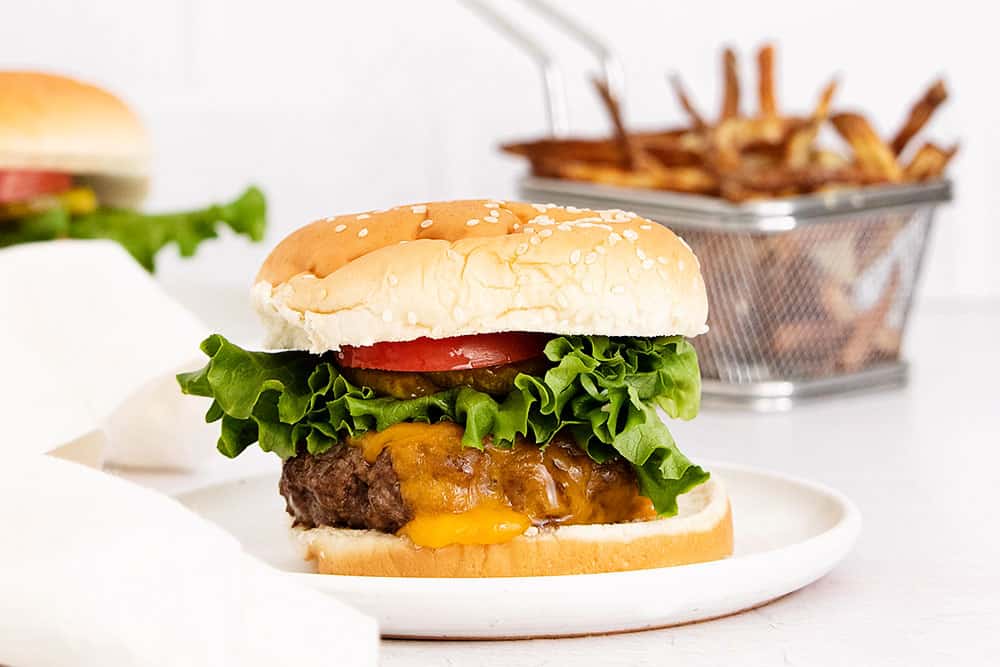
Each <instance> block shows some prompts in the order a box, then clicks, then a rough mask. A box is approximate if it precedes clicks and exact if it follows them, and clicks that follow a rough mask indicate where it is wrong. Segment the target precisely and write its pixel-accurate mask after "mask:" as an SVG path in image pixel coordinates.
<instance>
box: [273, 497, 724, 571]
mask: <svg viewBox="0 0 1000 667" xmlns="http://www.w3.org/2000/svg"><path fill="white" fill-rule="evenodd" d="M292 530H293V533H294V534H295V536H296V539H297V540H298V541H299V543H300V544H301V546H302V548H303V550H304V552H305V557H306V558H307V559H310V560H314V561H315V562H316V569H317V571H318V572H319V573H320V574H345V575H361V576H373V577H531V576H548V575H560V574H593V573H598V572H617V571H623V570H644V569H649V568H654V567H670V566H674V565H687V564H690V563H702V562H705V561H710V560H719V559H721V558H726V557H727V556H730V555H732V553H733V521H732V511H731V510H730V507H729V499H728V496H727V495H726V491H725V488H724V487H723V485H722V483H721V482H720V481H719V480H718V479H715V478H712V479H711V480H709V481H708V482H706V483H704V484H702V485H700V486H698V487H695V488H694V489H692V490H691V491H689V492H688V493H686V494H684V495H682V496H680V497H679V498H678V513H677V515H676V516H673V517H671V518H669V519H656V520H653V521H639V522H633V523H610V524H591V525H570V526H560V527H557V528H551V529H541V530H533V531H530V533H525V534H524V535H521V536H520V537H515V538H514V539H513V540H511V541H509V542H503V543H501V544H468V545H466V544H461V545H451V546H446V547H441V548H439V549H430V548H423V547H417V546H414V544H413V543H412V542H410V540H409V539H407V538H406V537H399V536H396V535H390V534H388V533H380V532H378V531H375V530H351V529H348V528H328V527H323V528H312V529H309V530H304V529H301V528H293V529H292Z"/></svg>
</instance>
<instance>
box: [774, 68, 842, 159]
mask: <svg viewBox="0 0 1000 667" xmlns="http://www.w3.org/2000/svg"><path fill="white" fill-rule="evenodd" d="M836 92H837V80H836V79H833V80H832V81H830V83H828V84H826V87H825V88H823V91H822V92H821V93H820V95H819V100H818V101H817V102H816V108H815V109H813V113H812V117H811V118H810V119H809V122H808V123H806V125H804V126H803V127H801V128H799V129H798V130H796V131H795V132H793V133H792V135H791V136H790V137H789V138H788V143H787V144H786V145H785V164H787V165H788V166H790V167H804V166H806V165H807V164H809V163H810V161H811V158H812V156H813V153H812V145H813V142H814V141H816V135H817V134H818V133H819V128H820V127H821V126H822V125H823V123H825V122H826V118H827V116H829V115H830V103H831V102H832V101H833V95H834V93H836Z"/></svg>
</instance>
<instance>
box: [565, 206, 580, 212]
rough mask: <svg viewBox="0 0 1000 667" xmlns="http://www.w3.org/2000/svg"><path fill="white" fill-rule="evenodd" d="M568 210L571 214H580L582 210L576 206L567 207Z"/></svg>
mask: <svg viewBox="0 0 1000 667" xmlns="http://www.w3.org/2000/svg"><path fill="white" fill-rule="evenodd" d="M566 210H567V211H568V212H570V213H580V212H581V210H582V209H579V208H577V207H576V206H567V207H566Z"/></svg>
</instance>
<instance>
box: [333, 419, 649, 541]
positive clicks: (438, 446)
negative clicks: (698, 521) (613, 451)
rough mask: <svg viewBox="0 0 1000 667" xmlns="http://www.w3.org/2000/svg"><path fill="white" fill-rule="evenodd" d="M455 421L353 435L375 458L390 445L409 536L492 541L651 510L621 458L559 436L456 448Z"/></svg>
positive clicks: (368, 457) (643, 515)
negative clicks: (600, 456)
mask: <svg viewBox="0 0 1000 667" xmlns="http://www.w3.org/2000/svg"><path fill="white" fill-rule="evenodd" d="M462 433H463V430H462V428H461V427H460V426H457V425H455V424H451V423H442V424H434V425H430V424H410V423H404V424H397V425H395V426H392V427H390V428H388V429H386V430H384V431H380V432H369V433H366V434H364V435H362V436H360V437H358V438H352V439H350V440H349V441H348V444H350V445H352V446H355V447H360V448H361V450H362V453H363V455H364V457H365V459H366V460H367V461H368V462H374V461H375V459H376V458H378V456H379V454H381V453H382V451H383V450H386V449H388V450H389V452H390V456H391V457H392V465H393V468H394V469H395V471H396V475H397V477H398V479H399V485H400V493H401V494H402V497H403V500H404V501H405V502H406V504H407V507H408V508H409V509H410V510H411V512H412V519H411V520H410V521H409V522H408V523H407V524H406V525H404V526H403V527H402V529H400V531H399V532H400V534H403V535H406V536H407V537H409V538H410V539H411V540H412V541H413V542H414V543H415V544H417V545H420V546H426V547H434V548H437V547H442V546H446V545H449V544H495V543H499V542H506V541H508V540H511V539H513V538H515V537H517V536H518V535H521V534H523V533H524V532H525V531H526V530H527V529H528V528H529V527H530V526H532V525H535V526H540V525H546V524H574V523H618V522H622V521H633V520H637V519H639V520H642V519H651V518H654V517H655V512H654V511H653V507H652V503H650V501H649V499H648V498H644V497H642V496H640V495H639V492H638V485H637V483H636V479H635V475H634V473H633V472H632V470H631V468H630V467H629V466H628V465H627V464H625V463H624V462H622V461H614V462H606V463H603V464H598V463H596V462H595V461H593V460H592V459H591V458H590V457H589V456H587V455H586V454H585V453H584V452H582V451H580V450H579V448H577V447H576V445H575V444H573V443H572V442H569V441H567V440H565V439H559V438H557V439H556V440H554V441H553V442H552V443H551V444H550V445H549V446H548V447H546V448H545V449H544V450H543V449H542V448H540V447H538V446H537V445H535V444H532V443H527V442H520V441H519V442H518V443H516V444H515V445H514V446H513V447H511V448H508V449H505V448H501V447H494V446H492V445H486V446H485V447H484V449H483V450H478V449H474V448H471V447H463V446H462V442H461V440H462Z"/></svg>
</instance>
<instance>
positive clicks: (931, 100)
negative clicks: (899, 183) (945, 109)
mask: <svg viewBox="0 0 1000 667" xmlns="http://www.w3.org/2000/svg"><path fill="white" fill-rule="evenodd" d="M946 99H948V90H947V89H946V88H945V87H944V81H942V80H940V79H938V80H937V81H935V82H934V83H932V84H931V87H930V88H928V89H927V91H926V92H925V93H924V94H923V96H922V97H921V98H920V99H919V100H917V103H916V104H914V105H913V108H912V109H910V115H909V116H907V117H906V122H904V123H903V127H901V128H899V131H898V132H897V133H896V136H895V137H893V139H892V143H891V144H890V147H891V148H892V152H893V153H895V154H896V155H900V154H902V152H903V149H904V148H906V145H907V144H908V143H910V139H912V138H913V137H914V135H916V134H917V132H919V131H920V130H921V129H922V128H923V127H924V125H926V124H927V121H929V120H930V118H931V116H933V115H934V111H935V110H937V108H938V107H939V106H941V103H942V102H944V101H945V100H946Z"/></svg>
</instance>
